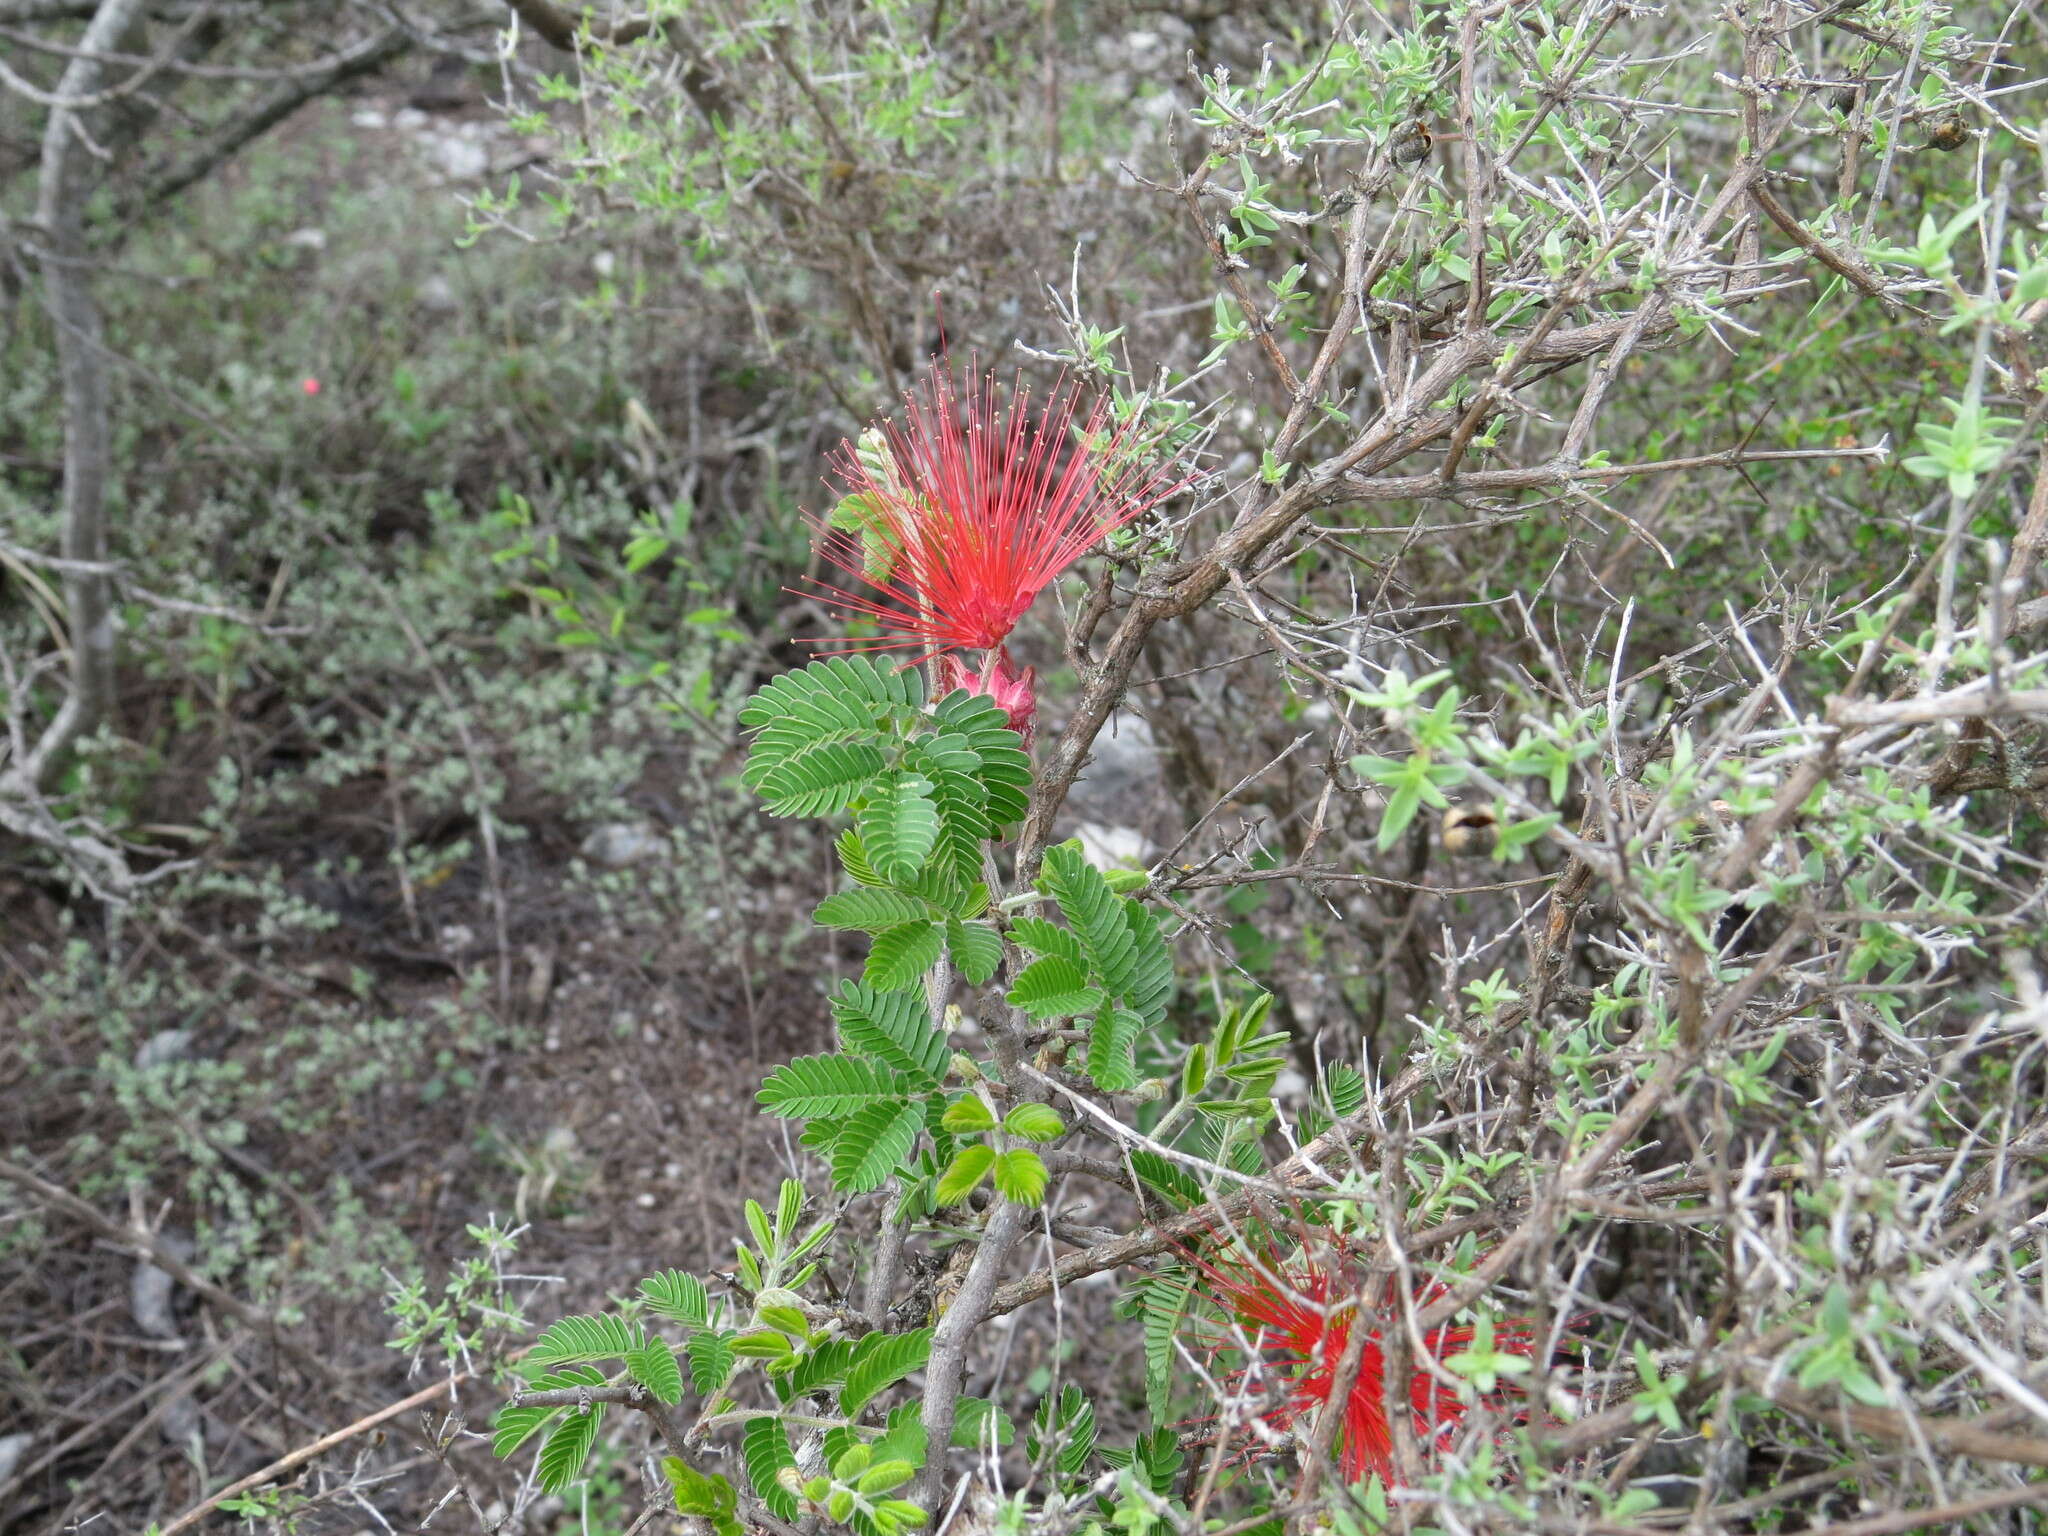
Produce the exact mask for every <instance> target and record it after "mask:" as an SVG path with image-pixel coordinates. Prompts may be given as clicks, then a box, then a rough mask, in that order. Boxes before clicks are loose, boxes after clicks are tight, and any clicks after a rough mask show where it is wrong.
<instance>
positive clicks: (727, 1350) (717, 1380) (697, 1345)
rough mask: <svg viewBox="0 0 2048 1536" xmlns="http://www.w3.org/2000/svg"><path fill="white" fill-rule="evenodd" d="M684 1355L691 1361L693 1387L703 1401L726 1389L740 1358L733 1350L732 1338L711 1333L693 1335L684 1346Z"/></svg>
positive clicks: (708, 1331) (729, 1335)
mask: <svg viewBox="0 0 2048 1536" xmlns="http://www.w3.org/2000/svg"><path fill="white" fill-rule="evenodd" d="M683 1353H684V1354H686V1355H688V1356H689V1357H690V1385H691V1386H692V1387H694V1388H695V1389H696V1391H697V1394H698V1396H700V1397H709V1396H710V1395H711V1394H712V1393H713V1392H716V1391H717V1390H718V1389H719V1388H720V1387H722V1386H724V1385H725V1378H726V1377H728V1376H730V1375H731V1374H732V1367H733V1361H734V1360H736V1359H737V1358H738V1355H737V1353H736V1352H735V1351H734V1349H733V1347H732V1335H731V1334H729V1333H726V1332H723V1331H720V1332H717V1333H713V1332H711V1331H710V1330H709V1329H701V1330H699V1331H698V1332H696V1333H693V1334H691V1335H690V1337H689V1341H688V1342H687V1343H685V1344H684V1345H683Z"/></svg>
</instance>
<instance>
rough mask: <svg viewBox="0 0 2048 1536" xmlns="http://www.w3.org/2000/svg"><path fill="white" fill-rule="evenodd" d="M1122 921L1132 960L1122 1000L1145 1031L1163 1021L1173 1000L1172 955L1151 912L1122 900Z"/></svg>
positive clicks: (1121, 898) (1122, 898) (1133, 902)
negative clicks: (1143, 1024) (1141, 1023)
mask: <svg viewBox="0 0 2048 1536" xmlns="http://www.w3.org/2000/svg"><path fill="white" fill-rule="evenodd" d="M1118 899H1119V900H1120V901H1122V902H1123V908H1124V921H1125V922H1126V923H1127V924H1128V925H1129V927H1130V931H1131V959H1130V967H1129V970H1128V972H1127V973H1126V980H1125V982H1124V985H1123V999H1124V1002H1125V1004H1126V1005H1128V1006H1129V1008H1130V1010H1131V1012H1133V1013H1135V1014H1136V1015H1137V1016H1138V1017H1139V1018H1140V1019H1142V1020H1143V1021H1144V1023H1145V1025H1146V1027H1147V1028H1156V1027H1157V1026H1158V1025H1160V1024H1162V1023H1164V1022H1165V1020H1166V1006H1167V1004H1168V1003H1170V1002H1172V1001H1173V954H1172V952H1171V951H1170V950H1169V949H1167V947H1166V940H1165V938H1163V937H1162V936H1161V934H1160V932H1159V920H1158V918H1157V917H1156V916H1154V914H1153V913H1152V912H1150V911H1149V910H1147V909H1146V908H1145V907H1143V906H1141V905H1139V904H1138V903H1137V902H1135V901H1131V900H1129V899H1128V898H1125V897H1119V898H1118Z"/></svg>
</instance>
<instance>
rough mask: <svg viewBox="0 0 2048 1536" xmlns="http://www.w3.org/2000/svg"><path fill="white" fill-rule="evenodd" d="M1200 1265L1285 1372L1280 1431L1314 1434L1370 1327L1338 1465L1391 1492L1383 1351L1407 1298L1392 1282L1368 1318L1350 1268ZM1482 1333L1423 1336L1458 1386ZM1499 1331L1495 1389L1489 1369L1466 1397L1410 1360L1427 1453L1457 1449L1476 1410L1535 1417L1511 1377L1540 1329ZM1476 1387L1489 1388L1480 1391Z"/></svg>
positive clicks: (1431, 1292)
mask: <svg viewBox="0 0 2048 1536" xmlns="http://www.w3.org/2000/svg"><path fill="white" fill-rule="evenodd" d="M1193 1263H1194V1264H1195V1267H1196V1268H1197V1269H1199V1270H1200V1271H1201V1272H1202V1274H1203V1276H1204V1277H1205V1279H1206V1280H1207V1286H1206V1287H1205V1288H1206V1289H1207V1290H1208V1291H1209V1293H1210V1295H1211V1296H1212V1297H1214V1298H1215V1299H1216V1300H1217V1301H1219V1302H1221V1303H1223V1304H1224V1305H1225V1306H1227V1307H1229V1308H1230V1309H1231V1311H1232V1312H1234V1313H1235V1315H1236V1317H1237V1320H1238V1322H1239V1324H1240V1325H1241V1326H1242V1328H1243V1330H1244V1332H1245V1334H1246V1335H1248V1336H1249V1338H1250V1339H1251V1341H1252V1342H1253V1344H1254V1345H1255V1346H1257V1347H1258V1348H1259V1349H1260V1350H1261V1351H1263V1352H1264V1354H1265V1356H1266V1359H1267V1362H1268V1365H1269V1366H1272V1367H1278V1368H1279V1369H1280V1370H1281V1371H1282V1372H1283V1373H1285V1378H1286V1379H1285V1385H1284V1387H1283V1388H1282V1396H1281V1398H1280V1401H1279V1402H1278V1403H1276V1404H1275V1405H1273V1406H1271V1407H1269V1408H1267V1409H1266V1410H1265V1411H1264V1413H1263V1414H1262V1415H1261V1417H1262V1418H1264V1419H1265V1421H1266V1422H1267V1423H1268V1424H1270V1425H1272V1426H1273V1427H1274V1428H1275V1429H1283V1430H1284V1429H1290V1428H1292V1427H1294V1426H1295V1425H1297V1424H1300V1425H1301V1426H1303V1428H1304V1430H1306V1429H1308V1427H1309V1426H1311V1425H1313V1424H1314V1423H1315V1422H1316V1420H1317V1419H1318V1418H1319V1417H1320V1415H1321V1414H1323V1413H1324V1412H1326V1411H1328V1410H1329V1409H1330V1407H1331V1402H1330V1399H1331V1397H1332V1396H1333V1395H1334V1394H1335V1392H1336V1387H1337V1381H1336V1377H1337V1367H1338V1365H1339V1364H1340V1363H1341V1361H1342V1360H1343V1357H1344V1351H1345V1347H1346V1346H1347V1345H1348V1344H1349V1343H1350V1340H1351V1330H1352V1329H1353V1328H1354V1327H1357V1326H1360V1325H1361V1323H1362V1324H1363V1326H1365V1327H1367V1328H1369V1329H1371V1332H1369V1333H1368V1334H1367V1335H1366V1341H1365V1345H1364V1348H1363V1350H1362V1352H1361V1353H1360V1355H1359V1361H1358V1376H1357V1379H1356V1380H1355V1381H1354V1382H1353V1383H1352V1386H1351V1390H1350V1391H1349V1392H1348V1393H1347V1394H1346V1395H1345V1398H1344V1401H1343V1403H1342V1404H1340V1405H1338V1409H1337V1411H1338V1412H1339V1413H1341V1415H1342V1419H1341V1421H1340V1424H1339V1429H1338V1442H1337V1443H1338V1446H1339V1465H1340V1466H1341V1467H1342V1468H1343V1472H1344V1477H1345V1480H1346V1481H1347V1482H1357V1481H1359V1480H1360V1479H1362V1478H1364V1477H1365V1476H1367V1475H1368V1474H1369V1473H1377V1474H1378V1475H1379V1477H1380V1479H1381V1480H1382V1481H1383V1482H1385V1483H1387V1484H1388V1485H1390V1486H1391V1485H1392V1484H1393V1483H1394V1482H1395V1481H1396V1480H1397V1479H1396V1477H1395V1474H1394V1437H1393V1431H1392V1428H1391V1426H1390V1425H1389V1423H1388V1422H1387V1393H1386V1356H1385V1353H1384V1352H1383V1351H1382V1349H1381V1347H1380V1339H1381V1334H1380V1329H1381V1328H1382V1327H1383V1326H1384V1327H1400V1326H1402V1324H1401V1323H1400V1322H1399V1320H1398V1316H1397V1314H1396V1312H1395V1310H1394V1309H1395V1307H1396V1306H1397V1305H1398V1304H1399V1298H1398V1295H1397V1294H1396V1293H1395V1292H1394V1290H1393V1287H1392V1283H1391V1282H1389V1285H1388V1288H1387V1292H1386V1295H1385V1297H1384V1299H1383V1301H1382V1305H1381V1311H1380V1313H1379V1315H1377V1316H1376V1315H1373V1314H1371V1313H1364V1312H1362V1310H1361V1308H1360V1307H1359V1305H1358V1302H1357V1295H1358V1279H1357V1276H1356V1275H1355V1274H1353V1273H1347V1272H1346V1267H1339V1268H1337V1269H1335V1270H1332V1269H1331V1268H1329V1267H1326V1266H1324V1265H1322V1264H1318V1263H1314V1262H1310V1261H1306V1260H1301V1261H1297V1262H1295V1263H1294V1264H1292V1265H1290V1266H1288V1267H1285V1268H1279V1267H1275V1266H1273V1265H1271V1264H1268V1263H1265V1262H1261V1261H1252V1262H1244V1263H1222V1264H1218V1263H1212V1262H1210V1261H1208V1260H1206V1259H1201V1258H1195V1259H1194V1260H1193ZM1447 1289H1448V1288H1447V1287H1446V1286H1445V1285H1443V1284H1442V1283H1441V1282H1437V1281H1432V1282H1430V1283H1429V1284H1427V1285H1425V1286H1424V1287H1423V1288H1422V1289H1421V1290H1419V1291H1418V1292H1417V1293H1416V1297H1415V1303H1416V1305H1417V1306H1418V1307H1422V1306H1427V1305H1428V1304H1429V1303H1431V1302H1433V1301H1435V1300H1437V1299H1438V1298H1439V1297H1441V1296H1442V1295H1444V1294H1445V1292H1446V1290H1447ZM1483 1331H1484V1330H1483V1328H1479V1329H1475V1328H1473V1327H1471V1326H1469V1325H1461V1326H1457V1327H1452V1326H1450V1325H1448V1324H1446V1325H1443V1326H1440V1327H1437V1328H1433V1329H1431V1330H1430V1331H1429V1332H1428V1333H1426V1334H1424V1335H1423V1343H1424V1345H1425V1346H1426V1347H1427V1349H1428V1351H1429V1354H1430V1357H1431V1359H1432V1360H1434V1361H1435V1362H1436V1365H1437V1368H1438V1370H1439V1371H1441V1372H1443V1374H1444V1375H1448V1376H1450V1377H1451V1378H1452V1379H1454V1380H1458V1379H1462V1378H1461V1377H1460V1373H1459V1372H1458V1370H1457V1368H1456V1362H1457V1359H1458V1357H1459V1356H1460V1355H1463V1354H1468V1353H1472V1352H1473V1350H1474V1344H1475V1342H1477V1341H1479V1336H1480V1334H1481V1333H1482V1332H1483ZM1491 1331H1492V1351H1491V1353H1492V1357H1493V1359H1492V1361H1491V1370H1492V1373H1493V1379H1492V1381H1491V1382H1490V1383H1488V1382H1486V1381H1485V1380H1484V1378H1483V1377H1482V1376H1481V1373H1479V1372H1472V1373H1471V1376H1472V1377H1474V1378H1479V1380H1478V1381H1477V1382H1470V1381H1468V1382H1467V1386H1468V1393H1469V1395H1461V1394H1460V1393H1459V1392H1458V1391H1457V1390H1456V1389H1454V1388H1453V1387H1452V1386H1451V1385H1449V1384H1448V1383H1447V1382H1445V1381H1444V1380H1443V1379H1442V1377H1441V1376H1439V1375H1437V1374H1434V1373H1432V1372H1431V1371H1430V1370H1429V1369H1428V1368H1427V1367H1426V1366H1425V1365H1424V1364H1423V1363H1422V1362H1420V1361H1414V1362H1412V1363H1411V1371H1412V1373H1411V1375H1410V1378H1409V1381H1408V1390H1407V1393H1406V1396H1407V1399H1408V1404H1409V1409H1410V1411H1411V1413H1412V1414H1413V1415H1414V1424H1415V1438H1416V1440H1417V1441H1418V1442H1419V1443H1420V1444H1421V1446H1422V1447H1423V1448H1424V1449H1425V1450H1433V1449H1440V1448H1442V1447H1444V1446H1447V1445H1449V1444H1450V1443H1451V1441H1452V1440H1453V1439H1454V1438H1455V1436H1456V1435H1457V1432H1458V1430H1459V1428H1460V1427H1461V1426H1462V1425H1463V1423H1464V1421H1465V1418H1466V1416H1467V1415H1468V1414H1470V1413H1471V1412H1472V1411H1473V1409H1474V1408H1476V1407H1481V1406H1483V1407H1485V1408H1486V1409H1488V1410H1490V1411H1492V1412H1494V1413H1497V1414H1501V1415H1503V1416H1505V1417H1506V1418H1508V1419H1510V1420H1511V1421H1515V1422H1520V1421H1522V1420H1524V1419H1526V1418H1527V1416H1528V1410H1527V1406H1526V1404H1525V1403H1524V1402H1523V1400H1522V1392H1521V1388H1520V1387H1519V1386H1518V1385H1517V1384H1516V1383H1515V1382H1514V1380H1513V1376H1512V1374H1510V1372H1512V1371H1513V1370H1514V1369H1515V1366H1514V1362H1517V1361H1519V1362H1526V1361H1527V1360H1528V1359H1529V1358H1530V1357H1531V1356H1532V1355H1533V1354H1534V1353H1535V1351H1536V1334H1535V1325H1534V1324H1533V1323H1532V1322H1531V1321H1530V1320H1529V1319H1528V1318H1524V1317H1515V1318H1506V1319H1498V1320H1495V1321H1493V1323H1492V1324H1491ZM1211 1342H1213V1343H1214V1344H1216V1345H1218V1346H1227V1345H1229V1344H1232V1343H1234V1342H1236V1339H1235V1336H1234V1335H1233V1336H1230V1337H1222V1338H1217V1339H1214V1340H1212V1341H1211ZM1482 1352H1483V1350H1482ZM1502 1356H1506V1357H1509V1364H1508V1366H1507V1367H1506V1368H1505V1369H1503V1367H1502V1366H1501V1364H1500V1363H1499V1360H1500V1357H1502ZM1475 1363H1476V1362H1475ZM1258 1369H1259V1368H1258V1367H1247V1369H1246V1370H1245V1371H1243V1372H1240V1373H1239V1375H1238V1378H1237V1380H1238V1382H1239V1383H1240V1384H1241V1383H1242V1382H1243V1381H1244V1380H1246V1379H1247V1378H1249V1377H1251V1376H1252V1375H1253V1374H1254V1373H1255V1372H1256V1371H1257V1370H1258ZM1520 1369H1521V1370H1524V1371H1526V1370H1527V1369H1528V1366H1527V1365H1526V1364H1522V1365H1521V1366H1520ZM1477 1385H1485V1386H1487V1388H1488V1390H1484V1391H1480V1390H1474V1389H1473V1388H1475V1387H1476V1386H1477Z"/></svg>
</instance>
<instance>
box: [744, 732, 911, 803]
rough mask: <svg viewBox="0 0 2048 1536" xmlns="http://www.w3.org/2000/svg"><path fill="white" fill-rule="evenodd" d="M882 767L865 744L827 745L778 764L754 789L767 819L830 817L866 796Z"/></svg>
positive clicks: (876, 753)
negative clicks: (765, 805)
mask: <svg viewBox="0 0 2048 1536" xmlns="http://www.w3.org/2000/svg"><path fill="white" fill-rule="evenodd" d="M885 766H886V765H885V764H884V762H883V759H882V754H881V751H880V749H879V748H876V747H873V746H870V745H868V744H867V743H865V742H854V743H835V742H827V743H825V744H823V745H822V746H817V747H813V748H812V749H811V750H810V751H808V752H805V753H803V754H801V755H799V756H796V757H792V758H789V759H788V760H786V761H784V762H781V763H778V764H777V765H776V766H775V767H774V768H773V769H772V770H771V771H770V772H768V773H766V774H764V775H762V778H761V782H760V783H759V784H758V785H756V786H755V787H756V788H757V789H759V790H760V792H761V798H762V799H764V800H766V801H767V802H768V814H769V815H771V816H830V815H832V814H833V813H834V812H837V811H843V810H845V809H846V808H847V807H848V806H849V805H851V804H853V802H854V801H856V800H858V799H859V798H860V797H861V795H862V794H863V793H865V792H866V790H867V788H868V786H869V785H870V784H872V783H873V782H874V781H875V779H876V778H877V777H878V776H879V775H880V774H881V772H882V770H883V768H884V767H885Z"/></svg>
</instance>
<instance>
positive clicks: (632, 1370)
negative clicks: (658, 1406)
mask: <svg viewBox="0 0 2048 1536" xmlns="http://www.w3.org/2000/svg"><path fill="white" fill-rule="evenodd" d="M626 1374H627V1375H629V1376H631V1377H632V1378H633V1379H634V1380H635V1381H637V1382H639V1383H640V1385H641V1386H643V1387H645V1388H646V1389H647V1390H648V1391H649V1392H651V1393H653V1394H654V1396H655V1398H656V1399H657V1400H658V1401H660V1402H664V1403H680V1402H681V1401H682V1400H683V1371H682V1367H681V1366H679V1365H677V1364H676V1352H675V1350H674V1349H673V1348H671V1347H670V1345H669V1342H668V1340H667V1339H649V1340H648V1341H647V1342H646V1343H644V1344H642V1345H641V1346H640V1347H639V1348H638V1349H636V1350H634V1351H633V1352H632V1353H631V1354H629V1355H627V1356H626Z"/></svg>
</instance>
